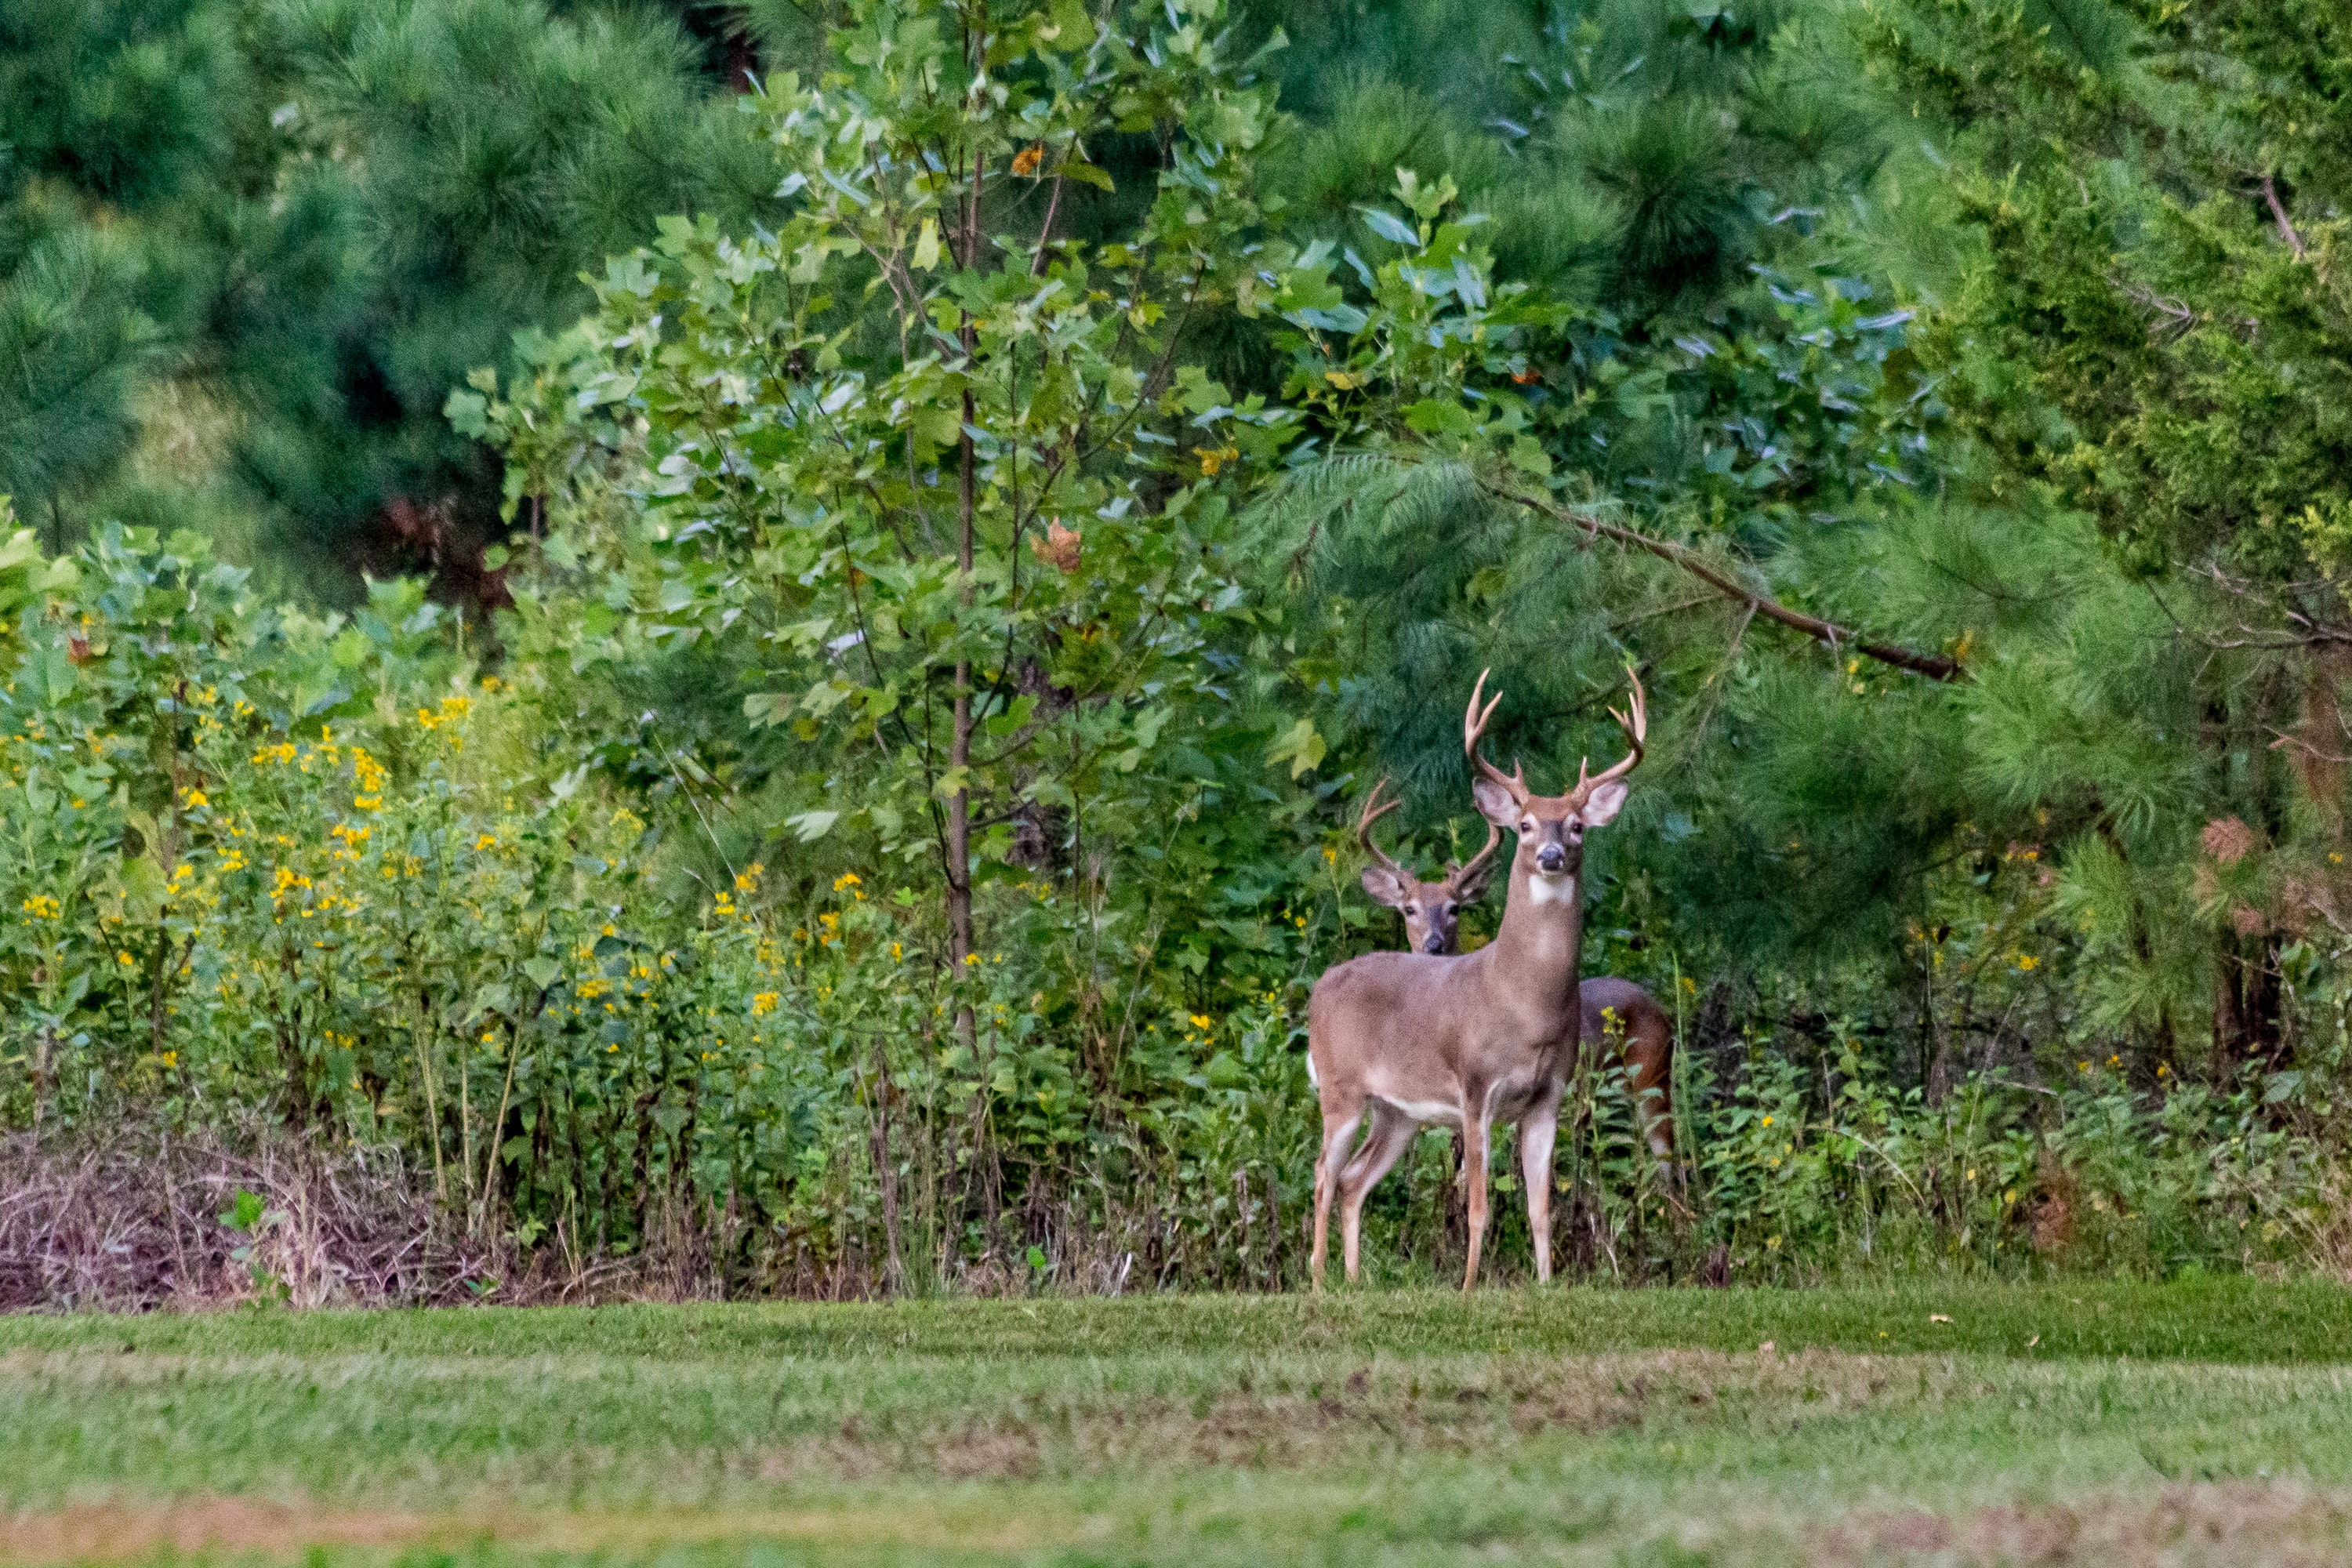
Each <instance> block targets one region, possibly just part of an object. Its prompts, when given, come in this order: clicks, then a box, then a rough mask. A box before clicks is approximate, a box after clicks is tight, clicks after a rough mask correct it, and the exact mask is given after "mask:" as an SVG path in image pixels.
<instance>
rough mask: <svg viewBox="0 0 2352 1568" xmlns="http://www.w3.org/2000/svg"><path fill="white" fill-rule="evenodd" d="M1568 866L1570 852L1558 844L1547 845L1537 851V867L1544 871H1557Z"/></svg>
mask: <svg viewBox="0 0 2352 1568" xmlns="http://www.w3.org/2000/svg"><path fill="white" fill-rule="evenodd" d="M1567 864H1568V851H1567V850H1565V849H1563V848H1561V847H1559V845H1557V844H1547V845H1545V846H1544V847H1542V848H1540V849H1538V850H1537V851H1536V866H1537V868H1538V869H1540V870H1544V871H1557V870H1559V869H1560V868H1563V867H1565V866H1566V865H1567Z"/></svg>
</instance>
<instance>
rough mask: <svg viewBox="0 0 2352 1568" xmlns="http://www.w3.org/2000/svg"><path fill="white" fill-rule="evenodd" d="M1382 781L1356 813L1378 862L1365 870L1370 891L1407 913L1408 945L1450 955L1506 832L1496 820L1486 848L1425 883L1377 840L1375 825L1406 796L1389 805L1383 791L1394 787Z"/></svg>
mask: <svg viewBox="0 0 2352 1568" xmlns="http://www.w3.org/2000/svg"><path fill="white" fill-rule="evenodd" d="M1388 784H1389V781H1388V780H1386V779H1382V780H1381V782H1380V783H1378V784H1374V785H1373V786H1372V793H1371V794H1370V795H1366V796H1365V797H1364V808H1363V810H1362V811H1361V812H1360V814H1359V815H1358V816H1357V817H1356V837H1357V838H1358V839H1359V840H1360V842H1361V843H1362V844H1363V846H1364V853H1365V854H1367V855H1369V856H1370V857H1371V858H1372V863H1371V864H1370V865H1369V866H1367V867H1365V868H1364V891H1365V892H1367V893H1369V894H1370V895H1371V898H1372V901H1373V902H1374V903H1376V904H1386V905H1387V906H1388V907H1389V908H1391V909H1392V910H1396V911H1397V912H1398V913H1399V914H1401V915H1402V916H1404V945H1405V950H1406V951H1407V952H1429V953H1450V952H1454V951H1455V950H1456V944H1457V943H1458V942H1460V940H1461V931H1462V911H1463V910H1465V909H1467V908H1469V907H1470V906H1471V905H1472V904H1475V903H1476V902H1477V901H1478V899H1479V896H1480V895H1481V894H1483V893H1485V892H1486V878H1487V874H1488V873H1489V872H1491V871H1492V870H1493V869H1494V866H1495V850H1496V847H1499V846H1500V845H1501V844H1502V842H1503V830H1502V829H1501V828H1499V827H1497V826H1495V825H1494V824H1493V823H1491V822H1490V823H1488V824H1487V825H1486V847H1485V848H1484V849H1481V850H1479V851H1478V853H1476V854H1475V855H1473V856H1472V857H1470V858H1469V859H1468V860H1467V861H1466V862H1465V863H1463V864H1461V865H1458V866H1448V867H1446V868H1445V875H1444V876H1443V877H1440V878H1439V879H1437V880H1436V881H1434V882H1424V881H1423V880H1422V879H1420V878H1419V877H1416V876H1414V875H1413V874H1412V872H1411V871H1409V870H1407V869H1406V868H1404V867H1402V866H1400V865H1398V864H1397V863H1396V862H1395V861H1394V860H1391V858H1389V856H1388V852H1387V851H1386V850H1384V849H1382V848H1381V847H1380V846H1379V845H1378V844H1376V843H1374V842H1373V841H1372V824H1374V823H1375V822H1378V821H1379V820H1380V819H1381V817H1383V816H1387V815H1388V814H1389V813H1390V812H1391V811H1394V810H1396V809H1397V807H1399V806H1401V805H1403V804H1404V802H1403V801H1402V800H1391V801H1389V802H1388V803H1386V804H1385V805H1383V804H1382V803H1381V791H1382V790H1384V789H1386V788H1388Z"/></svg>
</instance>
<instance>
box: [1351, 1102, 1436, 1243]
mask: <svg viewBox="0 0 2352 1568" xmlns="http://www.w3.org/2000/svg"><path fill="white" fill-rule="evenodd" d="M1416 1131H1420V1128H1419V1126H1418V1124H1417V1123H1415V1122H1414V1121H1412V1119H1411V1118H1409V1117H1406V1116H1404V1115H1402V1114H1401V1113H1399V1112H1398V1111H1396V1110H1393V1109H1391V1108H1390V1107H1388V1106H1385V1105H1381V1104H1379V1103H1377V1102H1375V1104H1374V1105H1373V1107H1372V1127H1371V1131H1369V1132H1367V1133H1365V1134H1364V1146H1363V1147H1362V1148H1360V1149H1359V1150H1357V1151H1356V1157H1355V1158H1354V1159H1352V1160H1350V1161H1349V1162H1348V1165H1347V1169H1345V1170H1343V1171H1341V1172H1340V1173H1339V1254H1340V1260H1341V1261H1342V1262H1343V1263H1344V1264H1345V1265H1346V1267H1347V1270H1348V1280H1349V1283H1350V1284H1353V1283H1354V1282H1355V1279H1356V1262H1357V1254H1358V1250H1359V1247H1360V1243H1361V1241H1362V1238H1363V1234H1364V1199H1365V1198H1367V1197H1369V1196H1370V1195H1371V1191H1372V1189H1373V1188H1374V1187H1376V1186H1379V1185H1380V1184H1381V1177H1382V1176H1385V1175H1387V1174H1388V1173H1390V1172H1391V1170H1393V1169H1395V1168H1396V1163H1397V1162H1398V1161H1399V1160H1401V1159H1402V1158H1403V1157H1404V1152H1405V1151H1406V1150H1408V1149H1410V1148H1412V1135H1413V1134H1414V1133H1415V1132H1416Z"/></svg>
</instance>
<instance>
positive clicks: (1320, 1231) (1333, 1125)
mask: <svg viewBox="0 0 2352 1568" xmlns="http://www.w3.org/2000/svg"><path fill="white" fill-rule="evenodd" d="M1363 1119H1364V1108H1363V1106H1362V1104H1361V1103H1360V1102H1359V1103H1358V1104H1357V1105H1355V1106H1354V1107H1352V1108H1350V1109H1349V1110H1347V1111H1346V1112H1345V1113H1344V1114H1337V1113H1335V1110H1334V1108H1333V1107H1331V1106H1329V1105H1326V1106H1325V1107H1324V1110H1323V1152H1322V1153H1321V1154H1319V1155H1318V1156H1317V1158H1316V1161H1315V1250H1314V1253H1313V1254H1312V1256H1311V1257H1310V1258H1309V1260H1308V1263H1307V1276H1308V1278H1309V1279H1312V1280H1313V1281H1314V1286H1315V1289H1318V1290H1320V1289H1323V1258H1324V1255H1325V1254H1326V1253H1328V1251H1329V1250H1330V1242H1331V1194H1332V1190H1333V1189H1334V1188H1335V1187H1337V1186H1338V1185H1339V1158H1340V1155H1341V1153H1342V1152H1344V1151H1345V1150H1346V1149H1347V1147H1348V1141H1349V1139H1350V1138H1353V1137H1354V1136H1355V1135H1356V1128H1357V1125H1358V1124H1359V1123H1360V1122H1361V1121H1363Z"/></svg>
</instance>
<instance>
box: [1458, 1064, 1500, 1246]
mask: <svg viewBox="0 0 2352 1568" xmlns="http://www.w3.org/2000/svg"><path fill="white" fill-rule="evenodd" d="M1494 1131H1495V1118H1494V1113H1493V1111H1491V1110H1489V1109H1488V1108H1487V1104H1486V1093H1485V1092H1484V1091H1483V1090H1482V1091H1481V1092H1480V1093H1478V1094H1476V1095H1475V1096H1473V1095H1466V1094H1465V1095H1464V1096H1463V1097H1462V1174H1463V1176H1464V1177H1465V1181H1466V1184H1467V1186H1468V1189H1469V1190H1468V1192H1467V1194H1465V1195H1466V1197H1467V1198H1468V1201H1469V1210H1470V1261H1469V1262H1468V1264H1467V1265H1465V1267H1464V1268H1463V1270H1462V1289H1465V1290H1468V1289H1471V1288H1472V1287H1473V1286H1475V1285H1476V1284H1477V1283H1478V1250H1479V1247H1481V1245H1483V1244H1484V1243H1485V1241H1486V1150H1487V1147H1488V1144H1489V1142H1490V1141H1491V1140H1492V1138H1493V1136H1494Z"/></svg>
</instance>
